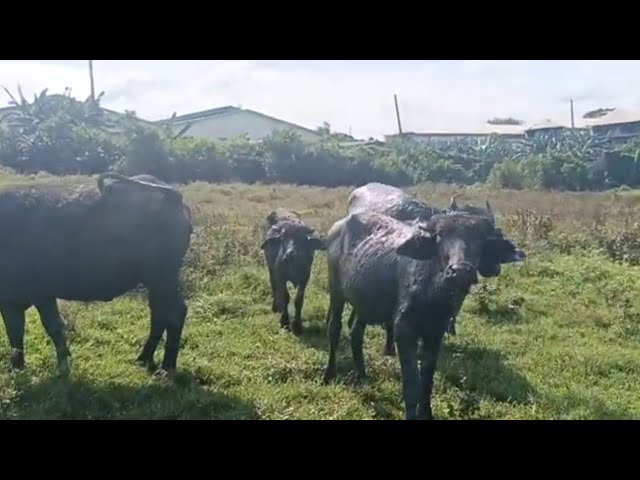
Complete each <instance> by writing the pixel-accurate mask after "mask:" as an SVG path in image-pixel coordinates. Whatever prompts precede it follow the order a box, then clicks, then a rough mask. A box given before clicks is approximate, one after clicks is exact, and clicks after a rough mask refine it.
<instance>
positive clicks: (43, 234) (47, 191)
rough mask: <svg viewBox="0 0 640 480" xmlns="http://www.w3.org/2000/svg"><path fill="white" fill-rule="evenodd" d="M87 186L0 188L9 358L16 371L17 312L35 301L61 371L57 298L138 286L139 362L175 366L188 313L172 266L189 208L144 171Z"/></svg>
mask: <svg viewBox="0 0 640 480" xmlns="http://www.w3.org/2000/svg"><path fill="white" fill-rule="evenodd" d="M97 183H98V185H97V188H96V186H95V185H76V186H68V185H65V186H63V185H44V184H33V185H15V186H9V187H3V188H2V189H1V190H0V225H2V234H1V235H0V312H1V313H2V317H3V319H4V323H5V326H6V330H7V336H8V337H9V344H10V346H11V366H12V367H13V368H15V369H22V368H23V367H24V364H25V360H24V326H25V311H26V310H27V309H28V308H30V307H31V306H35V307H36V309H37V311H38V313H39V316H40V319H41V321H42V324H43V326H44V328H45V330H46V332H47V334H48V336H49V337H50V338H51V340H52V342H53V344H54V346H55V349H56V355H57V361H58V368H59V370H60V371H61V372H62V373H66V372H68V370H69V365H68V357H69V356H70V352H69V349H68V347H67V341H66V338H65V333H64V329H63V323H62V321H61V318H60V313H59V311H58V304H57V299H63V300H71V301H74V300H75V301H105V302H107V301H111V300H113V299H115V298H116V297H118V296H121V295H123V294H124V293H126V292H128V291H131V290H133V289H134V288H136V287H137V286H138V285H143V286H145V287H147V289H148V293H149V307H150V312H151V322H150V323H151V325H150V333H149V336H148V338H147V341H146V343H145V345H144V347H143V349H142V352H141V353H140V355H139V356H138V359H137V360H138V362H139V363H142V364H146V365H152V364H153V356H154V352H155V350H156V348H157V346H158V343H159V341H160V338H161V337H162V335H163V334H164V332H165V331H166V332H167V338H166V346H165V352H164V359H163V361H162V368H163V369H164V370H167V371H169V370H173V369H175V367H176V363H177V357H178V350H179V344H180V338H181V335H182V328H183V325H184V320H185V317H186V314H187V306H186V304H185V302H184V300H183V297H182V294H181V292H180V286H179V271H180V269H181V266H182V262H183V258H184V256H185V253H186V251H187V249H188V247H189V244H190V237H191V233H192V222H191V212H190V210H189V208H188V207H187V205H186V204H184V203H183V201H182V195H181V193H180V192H179V191H178V190H175V189H173V188H172V187H170V186H169V185H167V184H166V183H164V182H161V181H160V180H158V179H156V178H155V177H151V176H150V175H141V176H138V177H131V178H129V177H124V176H121V175H118V174H114V173H109V174H104V175H102V176H100V177H98V182H97Z"/></svg>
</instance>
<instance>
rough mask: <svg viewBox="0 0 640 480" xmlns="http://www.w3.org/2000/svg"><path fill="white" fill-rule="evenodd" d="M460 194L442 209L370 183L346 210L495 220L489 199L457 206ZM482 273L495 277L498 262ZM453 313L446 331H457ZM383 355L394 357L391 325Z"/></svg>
mask: <svg viewBox="0 0 640 480" xmlns="http://www.w3.org/2000/svg"><path fill="white" fill-rule="evenodd" d="M458 196H459V195H457V194H456V195H453V196H452V197H451V202H450V204H449V208H448V209H441V208H438V207H435V206H431V205H428V204H427V203H425V202H423V201H421V200H419V199H417V198H415V197H413V196H411V195H409V194H408V193H407V192H405V191H404V190H402V189H400V188H397V187H394V186H392V185H386V184H384V183H378V182H372V183H368V184H366V185H363V186H361V187H358V188H356V189H354V190H353V191H352V192H351V194H350V195H349V198H348V200H347V205H348V206H347V213H352V212H356V211H358V210H368V211H372V212H378V213H384V214H386V215H389V216H391V217H393V218H395V219H397V220H401V221H403V222H409V223H413V222H417V221H421V222H426V221H428V220H429V219H430V218H431V217H432V216H433V215H435V214H444V213H449V214H457V213H475V214H478V215H484V216H486V217H487V218H490V219H491V220H492V221H495V216H494V214H493V210H492V209H491V205H490V204H489V201H488V200H487V202H486V207H485V208H483V207H476V206H473V205H463V206H462V207H459V206H458V204H457V202H456V198H457V197H458ZM481 271H482V275H483V276H486V277H494V276H497V275H499V273H500V265H499V264H498V265H483V266H482V268H481ZM457 315H458V312H455V313H454V315H453V316H452V317H451V319H450V321H449V324H448V326H447V334H449V335H455V334H456V317H457ZM354 321H355V311H354V310H352V311H351V315H350V317H349V327H351V325H352V324H353V322H354ZM383 354H384V355H389V356H393V355H394V354H395V348H394V342H393V331H392V329H391V327H389V330H387V334H386V342H385V346H384V351H383Z"/></svg>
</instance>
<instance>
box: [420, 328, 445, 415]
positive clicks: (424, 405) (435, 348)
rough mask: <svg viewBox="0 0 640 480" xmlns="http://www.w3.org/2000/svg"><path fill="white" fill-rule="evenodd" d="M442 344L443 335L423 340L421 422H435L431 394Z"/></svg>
mask: <svg viewBox="0 0 640 480" xmlns="http://www.w3.org/2000/svg"><path fill="white" fill-rule="evenodd" d="M441 343H442V334H438V335H435V336H429V337H428V338H425V337H423V338H422V355H421V362H420V363H421V365H420V402H419V404H418V418H419V419H421V420H433V413H432V411H431V392H432V391H433V375H434V373H435V371H436V365H437V363H438V353H439V351H440V345H441Z"/></svg>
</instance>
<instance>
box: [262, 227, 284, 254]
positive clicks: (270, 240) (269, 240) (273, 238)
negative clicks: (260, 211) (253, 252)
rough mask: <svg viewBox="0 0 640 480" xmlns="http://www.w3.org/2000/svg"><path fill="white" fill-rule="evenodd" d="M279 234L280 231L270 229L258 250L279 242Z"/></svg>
mask: <svg viewBox="0 0 640 480" xmlns="http://www.w3.org/2000/svg"><path fill="white" fill-rule="evenodd" d="M281 234H282V232H281V231H280V230H278V229H276V228H270V229H269V231H268V232H267V236H266V237H265V239H264V241H263V242H262V244H261V245H260V248H261V249H262V250H264V249H265V248H266V247H267V246H268V245H273V244H274V243H276V242H277V241H278V240H280V235H281Z"/></svg>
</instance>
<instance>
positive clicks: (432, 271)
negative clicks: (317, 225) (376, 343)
mask: <svg viewBox="0 0 640 480" xmlns="http://www.w3.org/2000/svg"><path fill="white" fill-rule="evenodd" d="M326 244H327V262H328V272H329V292H330V305H329V310H328V313H327V323H328V336H329V359H328V363H327V366H326V370H325V374H324V381H325V382H328V381H330V380H331V379H333V378H334V377H335V374H336V348H337V346H338V341H339V338H340V333H341V330H342V312H343V308H344V304H345V303H346V302H349V303H350V304H351V305H352V306H353V308H354V310H355V312H356V316H355V321H354V323H353V324H352V326H351V332H350V337H351V350H352V354H353V361H354V364H355V372H356V376H357V378H358V379H362V378H364V377H365V376H366V374H365V368H364V358H363V352H362V344H363V338H364V331H365V326H366V325H373V324H378V325H384V326H386V327H387V328H388V329H390V330H391V329H393V336H394V340H395V344H396V347H397V349H398V355H399V359H400V366H401V371H402V384H403V396H404V401H405V409H406V410H405V411H406V418H407V419H414V418H421V419H430V418H432V413H431V401H430V399H431V390H432V382H433V374H434V371H435V368H436V362H437V358H438V353H439V349H440V344H441V342H442V337H443V335H444V332H445V329H446V327H447V322H448V321H449V319H450V318H451V316H452V315H454V314H455V313H456V312H458V310H459V308H460V306H461V304H462V303H463V301H464V299H465V297H466V295H467V294H468V293H469V290H470V288H471V286H472V285H473V284H475V283H477V282H478V280H477V273H478V268H479V266H480V265H481V264H482V263H485V262H493V263H508V262H515V261H521V260H524V258H525V255H524V253H523V252H522V251H520V250H518V249H517V248H516V247H515V246H514V244H513V243H511V242H510V241H509V240H507V239H505V238H504V237H503V236H502V234H501V233H500V232H499V231H498V230H497V229H496V228H495V225H494V224H493V222H492V221H491V220H490V219H488V218H486V217H485V216H479V215H471V214H459V215H442V214H439V215H434V216H433V217H431V219H430V220H429V221H428V222H426V223H421V224H415V225H410V224H407V223H404V222H401V221H399V220H396V219H394V218H392V217H390V216H387V215H384V214H380V213H376V212H368V211H366V210H362V211H358V212H355V213H351V214H348V215H347V216H346V217H345V218H343V219H341V220H339V221H337V222H336V223H335V224H334V225H333V226H332V227H331V229H330V230H329V233H328V234H327V239H326ZM419 340H420V341H421V343H422V353H421V367H420V373H419V372H418V363H417V360H418V359H417V347H418V341H419Z"/></svg>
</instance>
